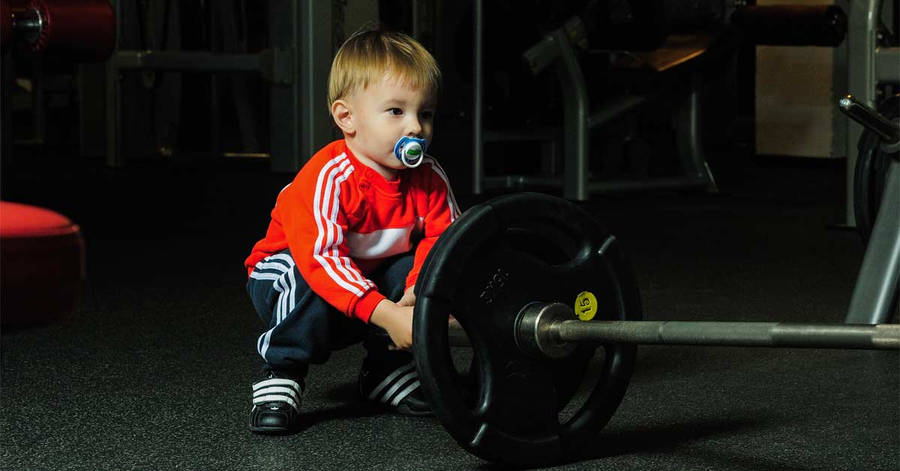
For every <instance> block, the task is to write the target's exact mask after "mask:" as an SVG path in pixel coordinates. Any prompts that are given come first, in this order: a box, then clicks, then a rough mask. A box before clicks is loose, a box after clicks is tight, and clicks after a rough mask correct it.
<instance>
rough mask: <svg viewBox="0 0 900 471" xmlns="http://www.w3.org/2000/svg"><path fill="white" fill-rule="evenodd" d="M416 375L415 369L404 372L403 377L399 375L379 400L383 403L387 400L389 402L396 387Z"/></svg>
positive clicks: (401, 385) (398, 387)
mask: <svg viewBox="0 0 900 471" xmlns="http://www.w3.org/2000/svg"><path fill="white" fill-rule="evenodd" d="M416 377H417V375H416V371H415V370H413V371H410V372H409V373H406V374H405V375H403V377H401V378H400V379H398V380H397V381H396V382H395V383H394V385H393V386H391V388H390V389H388V390H387V391H385V393H384V395H382V396H381V402H383V403H385V404H387V403H388V402H390V400H391V396H393V395H394V393H395V392H397V390H398V389H400V388H402V387H403V385H405V384H406V383H408V382H409V380H411V379H415V378H416Z"/></svg>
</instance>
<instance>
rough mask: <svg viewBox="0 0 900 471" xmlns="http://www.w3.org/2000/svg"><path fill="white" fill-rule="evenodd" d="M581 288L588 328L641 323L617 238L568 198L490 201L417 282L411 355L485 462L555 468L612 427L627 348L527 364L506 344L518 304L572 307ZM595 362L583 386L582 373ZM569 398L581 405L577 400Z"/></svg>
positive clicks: (445, 413) (587, 348) (437, 404)
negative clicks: (461, 363)
mask: <svg viewBox="0 0 900 471" xmlns="http://www.w3.org/2000/svg"><path fill="white" fill-rule="evenodd" d="M585 291H587V292H590V293H592V294H593V295H594V296H595V297H596V300H597V306H598V311H597V317H596V318H597V319H601V318H606V319H620V320H638V319H640V318H641V307H640V297H639V294H638V289H637V285H636V282H635V280H634V276H633V274H632V272H631V270H630V268H629V267H628V264H627V263H626V260H625V256H624V254H623V252H622V250H621V248H620V246H619V244H618V242H617V241H616V239H615V237H613V236H611V235H610V234H609V233H608V232H607V231H606V230H604V229H603V227H601V226H600V225H599V224H598V223H597V221H596V220H594V219H593V218H592V217H591V216H590V215H589V214H587V213H586V212H585V211H583V210H581V209H580V208H578V207H577V206H575V205H574V204H572V203H569V202H568V201H566V200H563V199H559V198H554V197H551V196H547V195H541V194H534V193H522V194H517V195H511V196H503V197H499V198H496V199H494V200H491V201H489V202H487V203H485V204H482V205H479V206H476V207H474V208H472V209H470V210H469V211H467V212H466V213H465V214H464V215H463V216H461V217H460V219H459V220H457V221H456V222H455V223H454V224H453V225H451V226H450V228H448V229H447V231H446V232H445V233H444V234H443V235H442V236H441V238H440V240H438V242H437V244H435V246H434V247H433V248H432V250H431V253H430V254H429V256H428V259H427V260H426V262H425V266H424V268H423V270H422V272H421V274H420V276H419V280H418V282H417V284H416V308H415V316H414V320H413V335H414V342H413V349H414V352H415V357H416V366H417V368H418V372H419V378H420V381H421V384H422V388H423V390H424V391H425V393H426V394H427V396H428V398H429V400H430V401H431V404H432V406H433V407H434V410H435V414H436V415H437V416H438V418H439V419H440V420H441V422H442V423H443V424H444V426H445V427H446V429H447V430H448V431H449V432H450V434H451V435H452V436H453V438H454V439H456V441H457V442H458V443H459V444H460V445H461V446H463V447H464V448H466V449H467V450H468V451H469V452H471V453H473V454H475V455H477V456H479V457H482V458H484V459H486V460H489V461H495V462H504V463H508V464H515V465H541V464H549V463H556V462H561V461H566V460H569V459H575V458H577V456H578V453H579V452H580V450H582V449H583V447H584V445H585V444H586V443H587V442H589V441H590V440H591V439H592V438H593V437H595V436H596V434H597V432H599V430H600V429H601V428H602V427H603V426H604V425H605V424H606V423H607V422H608V421H609V419H610V417H612V414H613V413H614V412H615V410H616V408H617V407H618V405H619V403H620V402H621V400H622V397H623V395H624V394H625V389H626V388H627V385H628V381H629V378H630V377H631V372H632V369H633V366H634V356H635V347H634V346H626V345H602V346H598V345H592V344H582V345H580V346H579V347H578V348H577V349H576V351H575V352H574V353H573V354H572V355H570V356H568V357H566V358H563V359H557V360H552V359H535V358H532V357H529V356H527V355H525V354H524V353H522V352H521V351H519V349H518V347H517V346H516V343H515V338H514V325H515V319H516V316H517V315H518V313H519V311H520V310H521V309H522V307H524V306H525V305H526V304H528V303H530V302H535V301H536V302H562V303H564V304H567V305H569V306H573V305H574V303H575V299H576V297H577V296H578V295H579V293H582V292H585ZM450 315H453V316H454V317H455V318H456V319H457V321H458V322H459V324H460V325H461V326H462V327H463V328H464V329H465V331H466V333H467V335H468V337H469V340H470V342H471V343H472V348H473V350H474V360H473V361H472V363H473V365H472V368H471V369H472V373H471V374H470V375H468V376H467V377H463V376H462V375H460V374H459V373H458V372H457V371H456V370H455V369H454V368H453V366H452V365H453V358H452V356H451V350H450V347H449V342H448V338H447V323H448V320H449V316H450ZM573 318H574V312H573ZM595 354H596V355H595ZM598 358H599V359H600V363H601V364H600V370H599V371H598V372H597V373H596V375H594V376H593V377H592V378H593V379H594V380H595V381H594V382H590V381H588V380H589V378H587V375H588V374H592V373H591V369H590V368H588V366H589V365H590V364H592V362H593V363H596V362H597V359H598ZM584 384H589V387H588V390H587V391H586V392H584V390H583V388H584ZM580 388H581V389H580ZM576 390H577V391H578V392H579V396H584V397H583V398H581V399H579V400H578V402H574V401H575V399H574V396H575V395H576ZM572 404H575V405H574V406H572ZM571 409H574V411H573V410H571ZM564 410H565V412H566V413H565V414H564V413H563V412H564Z"/></svg>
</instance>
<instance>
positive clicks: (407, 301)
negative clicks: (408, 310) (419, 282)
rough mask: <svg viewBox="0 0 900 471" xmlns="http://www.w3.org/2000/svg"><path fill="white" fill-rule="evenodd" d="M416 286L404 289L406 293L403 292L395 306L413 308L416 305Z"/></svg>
mask: <svg viewBox="0 0 900 471" xmlns="http://www.w3.org/2000/svg"><path fill="white" fill-rule="evenodd" d="M415 291H416V285H412V286H410V287H409V288H406V291H404V292H403V297H402V298H400V301H397V304H398V305H400V306H415V305H416V293H415Z"/></svg>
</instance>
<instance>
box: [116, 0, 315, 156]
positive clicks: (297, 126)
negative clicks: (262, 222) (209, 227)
mask: <svg viewBox="0 0 900 471" xmlns="http://www.w3.org/2000/svg"><path fill="white" fill-rule="evenodd" d="M113 3H114V8H115V11H116V18H117V28H119V27H120V26H119V25H121V21H120V20H121V2H120V1H115V2H113ZM265 5H266V7H265V8H266V9H267V10H268V21H269V45H270V47H269V48H268V49H265V50H263V51H261V52H260V53H257V54H228V53H212V52H205V51H153V50H148V51H135V50H119V49H117V50H116V51H115V52H113V54H112V56H111V57H110V58H109V60H108V61H107V63H106V111H105V116H106V130H107V133H106V134H107V135H106V162H107V164H108V165H109V166H112V167H121V166H124V165H125V164H126V157H125V156H124V155H123V153H122V148H121V143H122V125H121V119H120V117H121V114H122V90H121V84H120V81H119V74H120V72H122V71H126V70H144V71H148V70H157V71H177V72H205V73H259V74H261V76H262V77H263V79H265V80H266V81H267V82H268V83H269V116H270V119H269V128H270V131H269V133H270V134H269V136H270V140H271V142H270V157H271V160H270V162H271V168H272V170H274V171H281V172H288V171H296V170H298V169H299V168H300V167H301V166H302V165H303V163H304V162H305V161H306V159H307V158H308V156H311V155H313V154H314V153H315V151H316V150H317V149H319V148H320V147H321V146H323V145H325V144H326V143H327V142H328V141H330V140H331V121H330V120H328V119H326V118H327V117H326V116H325V114H324V110H326V109H327V103H326V97H325V95H324V94H323V93H321V92H320V91H321V90H324V89H326V88H327V81H328V70H329V67H330V65H331V54H332V51H331V48H332V44H331V41H332V34H331V32H332V24H331V17H332V10H331V8H332V5H331V2H321V1H315V0H269V1H267V2H265Z"/></svg>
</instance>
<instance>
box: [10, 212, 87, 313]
mask: <svg viewBox="0 0 900 471" xmlns="http://www.w3.org/2000/svg"><path fill="white" fill-rule="evenodd" d="M84 278H85V270H84V241H83V239H82V237H81V230H80V229H79V227H78V225H76V224H74V223H73V222H72V221H71V220H69V219H68V218H67V217H65V216H63V215H61V214H59V213H56V212H53V211H50V210H48V209H44V208H38V207H35V206H28V205H25V204H19V203H10V202H6V201H0V322H2V324H3V325H4V326H10V325H27V324H46V323H50V322H54V321H58V320H62V319H64V318H66V317H68V315H69V314H70V313H71V312H72V311H73V310H74V309H75V307H76V306H77V304H78V301H79V299H80V298H81V290H82V285H83V282H84Z"/></svg>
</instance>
